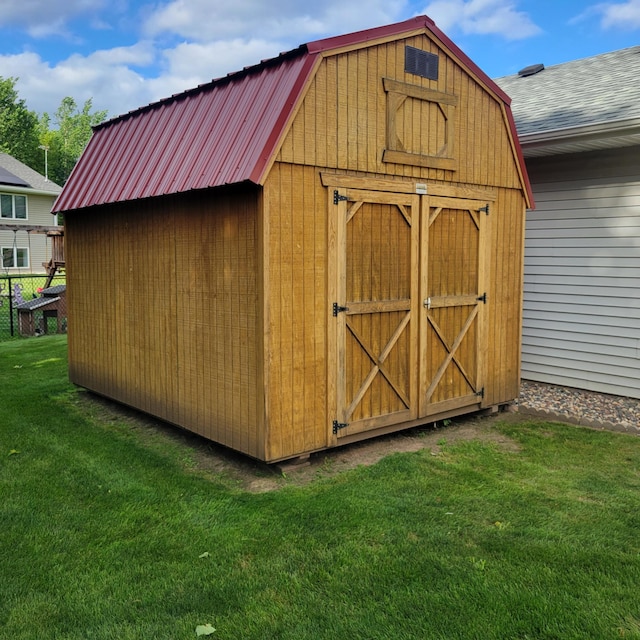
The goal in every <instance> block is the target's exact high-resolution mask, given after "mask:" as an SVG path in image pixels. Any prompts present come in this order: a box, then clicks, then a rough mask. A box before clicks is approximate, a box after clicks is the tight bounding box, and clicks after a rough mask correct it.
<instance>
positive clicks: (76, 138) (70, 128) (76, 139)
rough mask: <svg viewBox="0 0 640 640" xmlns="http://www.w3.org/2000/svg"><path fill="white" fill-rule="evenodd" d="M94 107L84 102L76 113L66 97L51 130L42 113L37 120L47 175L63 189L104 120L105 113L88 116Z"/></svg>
mask: <svg viewBox="0 0 640 640" xmlns="http://www.w3.org/2000/svg"><path fill="white" fill-rule="evenodd" d="M92 106H93V103H92V100H91V99H89V100H87V101H85V103H84V105H83V107H82V110H79V109H78V107H77V105H76V101H75V100H74V99H73V98H71V97H69V96H67V97H66V98H63V100H62V102H61V103H60V106H59V107H58V109H57V110H56V112H55V114H54V116H53V120H54V125H55V126H56V127H57V128H55V129H52V128H51V117H50V116H49V114H48V113H44V114H43V115H42V117H41V118H40V123H39V132H40V144H41V145H43V146H46V147H47V154H48V165H49V167H48V173H49V177H50V179H51V180H53V181H54V182H56V183H57V184H60V185H63V184H64V183H65V182H66V181H67V178H68V177H69V174H70V173H71V171H72V169H73V167H74V166H75V164H76V162H77V161H78V158H80V155H81V154H82V152H83V151H84V148H85V147H86V146H87V143H88V142H89V139H90V138H91V133H92V127H94V126H95V125H98V124H100V123H101V122H103V121H104V119H105V118H106V117H107V111H106V110H105V111H96V112H95V113H91V109H92Z"/></svg>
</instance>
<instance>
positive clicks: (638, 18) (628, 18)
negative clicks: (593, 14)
mask: <svg viewBox="0 0 640 640" xmlns="http://www.w3.org/2000/svg"><path fill="white" fill-rule="evenodd" d="M594 8H595V10H596V11H597V12H598V13H601V14H602V26H603V27H604V28H605V29H612V28H613V29H618V28H620V29H629V30H631V29H639V28H640V0H627V2H622V3H615V4H610V3H607V4H600V5H596V6H595V7H594Z"/></svg>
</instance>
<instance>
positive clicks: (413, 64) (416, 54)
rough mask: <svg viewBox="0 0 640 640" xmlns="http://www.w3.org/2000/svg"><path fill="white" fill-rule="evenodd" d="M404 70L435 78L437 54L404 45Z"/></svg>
mask: <svg viewBox="0 0 640 640" xmlns="http://www.w3.org/2000/svg"><path fill="white" fill-rule="evenodd" d="M404 70H405V73H413V74H414V75H416V76H420V77H421V78H427V80H437V79H438V56H437V55H436V54H435V53H429V52H428V51H423V50H422V49H416V48H415V47H405V49H404Z"/></svg>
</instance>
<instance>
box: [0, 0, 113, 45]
mask: <svg viewBox="0 0 640 640" xmlns="http://www.w3.org/2000/svg"><path fill="white" fill-rule="evenodd" d="M106 3H107V0H20V1H17V2H10V1H5V2H2V4H0V27H15V26H17V27H21V28H24V29H25V30H26V31H27V33H29V35H31V36H33V37H35V38H41V37H45V36H48V35H51V34H60V33H64V32H65V25H66V23H67V22H68V21H69V20H71V19H72V18H74V17H76V16H79V15H88V14H92V13H95V12H97V11H99V10H101V9H102V8H104V7H105V5H106Z"/></svg>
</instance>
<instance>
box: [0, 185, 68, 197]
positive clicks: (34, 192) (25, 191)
mask: <svg viewBox="0 0 640 640" xmlns="http://www.w3.org/2000/svg"><path fill="white" fill-rule="evenodd" d="M0 191H2V192H3V193H19V194H21V195H25V196H52V197H53V198H57V197H58V196H59V195H60V191H45V190H44V189H32V188H31V187H12V186H10V185H8V184H0Z"/></svg>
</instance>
